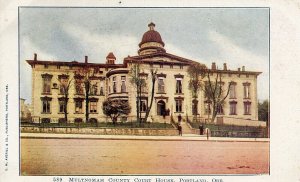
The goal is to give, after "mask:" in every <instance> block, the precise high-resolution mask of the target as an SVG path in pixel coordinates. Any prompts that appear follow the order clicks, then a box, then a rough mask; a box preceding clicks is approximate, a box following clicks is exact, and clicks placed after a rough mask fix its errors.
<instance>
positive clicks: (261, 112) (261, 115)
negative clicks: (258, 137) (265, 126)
mask: <svg viewBox="0 0 300 182" xmlns="http://www.w3.org/2000/svg"><path fill="white" fill-rule="evenodd" d="M258 120H260V121H267V122H268V120H269V101H268V100H264V101H263V102H262V103H261V102H258Z"/></svg>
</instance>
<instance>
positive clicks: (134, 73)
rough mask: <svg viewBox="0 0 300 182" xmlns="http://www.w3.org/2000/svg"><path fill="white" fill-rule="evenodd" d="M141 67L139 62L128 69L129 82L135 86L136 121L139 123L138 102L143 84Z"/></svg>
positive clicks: (139, 101) (139, 102)
mask: <svg viewBox="0 0 300 182" xmlns="http://www.w3.org/2000/svg"><path fill="white" fill-rule="evenodd" d="M140 73H141V69H140V64H139V63H138V64H133V66H132V67H131V70H130V76H131V79H130V82H131V83H132V84H133V85H134V87H135V88H136V116H137V122H139V123H141V122H142V120H141V112H140V104H141V95H142V87H143V86H145V80H144V79H142V78H141V77H140Z"/></svg>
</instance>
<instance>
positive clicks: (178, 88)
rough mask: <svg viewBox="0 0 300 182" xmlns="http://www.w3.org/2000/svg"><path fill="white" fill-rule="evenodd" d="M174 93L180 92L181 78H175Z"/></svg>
mask: <svg viewBox="0 0 300 182" xmlns="http://www.w3.org/2000/svg"><path fill="white" fill-rule="evenodd" d="M176 93H177V94H180V93H182V80H181V79H176Z"/></svg>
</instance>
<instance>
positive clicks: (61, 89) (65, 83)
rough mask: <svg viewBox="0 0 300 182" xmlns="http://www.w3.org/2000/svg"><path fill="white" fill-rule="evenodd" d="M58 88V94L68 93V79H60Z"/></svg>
mask: <svg viewBox="0 0 300 182" xmlns="http://www.w3.org/2000/svg"><path fill="white" fill-rule="evenodd" d="M59 82H60V86H59V94H62V95H63V94H65V92H68V90H67V89H68V88H67V87H68V79H67V78H60V79H59Z"/></svg>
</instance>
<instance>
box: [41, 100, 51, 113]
mask: <svg viewBox="0 0 300 182" xmlns="http://www.w3.org/2000/svg"><path fill="white" fill-rule="evenodd" d="M42 105H43V108H42V109H43V113H50V112H51V111H50V108H51V107H50V106H51V101H50V100H42Z"/></svg>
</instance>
